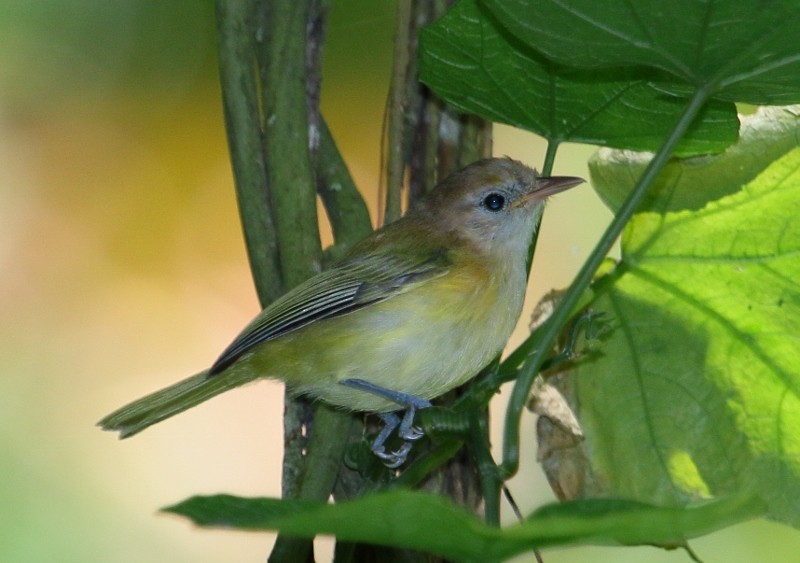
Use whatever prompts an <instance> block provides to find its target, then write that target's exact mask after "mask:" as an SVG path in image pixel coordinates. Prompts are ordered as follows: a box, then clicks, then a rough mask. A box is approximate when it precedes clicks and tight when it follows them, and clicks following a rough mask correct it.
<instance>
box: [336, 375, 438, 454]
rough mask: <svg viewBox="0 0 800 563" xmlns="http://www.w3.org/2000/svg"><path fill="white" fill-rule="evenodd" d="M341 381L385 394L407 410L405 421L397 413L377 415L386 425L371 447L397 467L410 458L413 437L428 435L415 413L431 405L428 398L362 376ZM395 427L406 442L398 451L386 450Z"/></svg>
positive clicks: (374, 392)
mask: <svg viewBox="0 0 800 563" xmlns="http://www.w3.org/2000/svg"><path fill="white" fill-rule="evenodd" d="M339 383H341V384H342V385H345V386H347V387H351V388H353V389H358V390H360V391H365V392H367V393H372V394H373V395H377V396H378V397H383V398H384V399H388V400H390V401H392V402H393V403H397V404H398V405H400V406H403V407H405V409H406V412H405V414H404V415H403V419H402V420H400V418H399V417H398V416H397V415H396V414H394V413H379V414H378V418H380V419H381V422H383V428H382V429H381V431H380V432H379V433H378V436H377V437H376V438H375V441H373V442H372V446H371V447H370V449H371V450H372V452H373V453H374V454H375V455H376V456H378V457H379V458H381V459H382V460H383V461H384V463H385V464H386V466H387V467H390V468H396V467H400V466H401V465H403V463H405V461H406V458H407V457H408V453H409V452H410V451H411V442H412V441H414V440H419V439H420V438H422V437H423V436H424V435H425V433H424V432H423V431H422V429H421V428H418V427H416V426H414V415H415V414H416V412H417V409H424V408H427V407H430V406H431V402H430V401H428V400H427V399H422V398H420V397H417V396H415V395H411V394H409V393H402V392H400V391H393V390H392V389H387V388H385V387H381V386H380V385H375V384H374V383H370V382H369V381H364V380H363V379H356V378H350V379H343V380H342V381H340V382H339ZM398 427H399V428H398ZM396 428H397V429H398V431H397V435H398V436H399V437H400V438H401V439H403V440H404V443H403V445H402V446H400V449H399V450H397V451H396V452H391V453H386V451H385V448H384V444H385V443H386V440H388V439H389V436H391V435H392V432H394V430H395V429H396Z"/></svg>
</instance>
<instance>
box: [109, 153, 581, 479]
mask: <svg viewBox="0 0 800 563" xmlns="http://www.w3.org/2000/svg"><path fill="white" fill-rule="evenodd" d="M582 181H583V180H582V179H580V178H574V177H549V178H545V177H540V176H538V175H537V173H536V171H534V170H532V169H531V168H528V167H527V166H525V165H523V164H522V163H520V162H516V161H514V160H511V159H508V158H500V159H486V160H481V161H478V162H476V163H474V164H472V165H470V166H468V167H466V168H464V169H463V170H461V171H459V172H456V173H455V174H453V175H451V176H449V177H448V178H447V179H445V180H444V181H443V182H441V183H440V184H439V185H438V186H437V187H436V188H435V189H434V190H433V191H432V192H431V193H430V194H428V195H427V196H426V197H425V198H423V199H421V200H420V201H418V202H417V204H416V205H415V206H414V207H413V208H412V209H411V210H410V211H409V212H408V213H407V214H406V215H405V216H404V217H402V218H401V219H399V220H397V221H395V222H394V223H391V224H389V225H386V226H385V227H383V228H381V229H379V230H377V231H375V232H373V233H372V234H371V235H369V236H368V237H366V238H365V239H363V240H361V241H360V242H359V243H357V244H356V245H355V246H354V247H353V248H352V250H351V251H350V252H349V254H348V255H347V256H346V257H345V258H344V259H342V260H341V261H340V262H338V263H337V264H335V265H334V266H333V267H332V268H330V269H329V270H326V271H324V272H322V273H320V274H318V275H316V276H314V277H313V278H311V279H309V280H308V281H306V282H304V283H302V284H301V285H299V286H297V287H296V288H294V289H293V290H291V291H289V292H288V293H287V294H285V295H284V296H282V297H281V298H279V299H277V300H276V301H275V302H274V303H272V304H271V305H269V306H268V307H267V308H266V309H264V310H263V311H262V312H261V313H260V314H259V315H258V316H257V317H256V318H255V319H254V320H253V321H252V322H251V323H250V324H249V325H248V326H247V327H246V328H245V329H244V330H243V331H242V333H241V334H240V335H239V336H238V337H237V338H236V339H235V340H234V341H233V343H231V345H230V346H228V348H227V349H226V350H225V351H224V352H223V353H222V355H221V356H220V357H219V358H218V359H217V361H216V362H215V363H214V365H212V366H211V368H210V369H208V370H207V371H203V372H201V373H199V374H197V375H194V376H192V377H189V378H188V379H185V380H183V381H180V382H178V383H176V384H174V385H172V386H170V387H167V388H165V389H162V390H161V391H156V392H155V393H152V394H151V395H147V396H146V397H143V398H141V399H139V400H137V401H134V402H133V403H131V404H129V405H127V406H124V407H122V408H120V409H119V410H117V411H115V412H113V413H112V414H110V415H108V416H107V417H105V418H104V419H103V420H101V421H100V422H99V425H100V426H101V427H102V428H103V429H105V430H115V431H119V433H120V437H121V438H125V437H127V436H131V435H133V434H136V433H137V432H140V431H141V430H143V429H145V428H147V427H148V426H150V425H152V424H155V423H156V422H159V421H161V420H164V419H165V418H168V417H170V416H172V415H175V414H178V413H179V412H182V411H184V410H186V409H188V408H191V407H193V406H195V405H197V404H199V403H201V402H203V401H205V400H206V399H210V398H211V397H213V396H215V395H217V394H219V393H222V392H223V391H227V390H228V389H232V388H234V387H238V386H240V385H243V384H245V383H248V382H250V381H254V380H256V379H260V378H272V379H280V380H282V381H284V382H285V383H286V386H287V388H288V389H289V391H290V392H291V393H293V394H296V395H305V396H308V397H310V398H313V399H321V400H323V401H325V402H327V403H329V404H331V405H334V406H337V407H341V408H343V409H347V410H351V411H365V412H373V413H377V414H378V415H379V416H380V417H381V418H382V420H383V421H384V428H383V429H382V431H381V432H380V433H379V435H378V437H377V438H376V440H375V441H374V443H373V445H372V451H373V452H374V453H375V454H376V455H377V456H378V457H380V458H381V459H383V460H384V462H385V463H386V464H387V465H388V466H390V467H398V466H400V465H401V464H402V463H403V462H404V461H405V458H406V456H407V454H408V452H409V450H410V448H411V443H410V441H412V440H415V439H417V438H419V437H421V436H422V433H421V431H420V430H419V429H417V428H415V427H414V426H413V419H414V413H415V411H416V410H417V409H420V408H425V407H428V406H430V404H431V403H430V400H431V399H433V398H435V397H438V396H439V395H442V394H444V393H446V392H447V391H449V390H451V389H453V388H454V387H457V386H458V385H461V384H462V383H464V382H466V381H468V380H469V379H470V378H472V377H473V376H475V375H476V374H477V373H478V372H479V371H480V370H481V368H483V367H484V366H486V365H487V364H488V363H489V362H490V361H491V360H492V359H493V358H495V357H496V356H497V355H498V354H499V353H500V352H501V351H502V349H503V346H504V345H505V343H506V341H507V340H508V338H509V336H510V335H511V332H512V330H513V329H514V326H515V325H516V323H517V320H518V318H519V315H520V312H521V310H522V303H523V300H524V298H525V289H526V286H527V272H526V258H527V254H528V248H529V245H530V241H531V238H532V236H533V232H534V230H535V229H536V225H537V224H538V220H539V217H540V216H541V214H542V210H543V208H544V202H545V199H546V198H547V197H548V196H550V195H553V194H556V193H558V192H561V191H564V190H566V189H568V188H570V187H572V186H575V185H577V184H579V183H581V182H582ZM403 409H404V410H405V411H406V412H405V415H404V417H403V418H402V420H401V419H400V417H399V416H398V415H397V414H395V411H399V410H403ZM398 426H399V430H398V434H399V436H400V437H401V438H403V439H404V440H405V443H404V445H403V446H402V447H401V448H400V449H399V450H398V451H396V452H388V453H387V452H386V451H385V448H384V442H385V441H386V439H387V438H388V437H389V436H390V435H391V433H392V432H394V430H395V429H397V428H398Z"/></svg>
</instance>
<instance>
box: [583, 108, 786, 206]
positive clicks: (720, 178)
mask: <svg viewBox="0 0 800 563" xmlns="http://www.w3.org/2000/svg"><path fill="white" fill-rule="evenodd" d="M741 121H742V127H741V133H740V136H739V141H738V142H737V143H736V144H734V145H732V146H731V147H729V148H728V149H727V150H726V151H725V152H724V153H721V154H718V155H713V156H702V157H694V158H686V159H673V160H672V161H670V162H669V163H668V164H667V165H666V166H665V167H664V169H663V170H662V172H661V174H659V176H658V178H657V179H656V181H655V182H654V183H653V185H652V186H651V187H650V189H649V190H648V193H647V195H646V196H645V199H644V201H643V202H642V204H641V206H640V207H639V210H640V211H641V210H651V211H659V212H662V213H665V212H667V211H680V210H682V209H700V208H701V207H703V206H704V205H705V204H706V203H708V202H709V201H713V200H715V199H718V198H720V197H723V196H726V195H730V194H732V193H734V192H736V191H738V190H739V189H740V188H741V186H742V185H743V184H746V183H747V182H749V181H751V180H753V179H754V178H755V177H756V176H757V175H758V174H760V173H761V172H762V171H763V170H764V169H765V168H766V167H767V166H768V165H769V164H770V163H772V162H773V161H775V160H777V159H778V158H780V157H781V156H783V155H784V154H786V153H787V152H788V151H790V150H792V149H793V148H795V147H797V146H798V144H800V143H799V142H798V139H800V106H786V107H762V108H759V110H758V111H757V112H756V113H755V114H753V115H749V116H745V117H742V119H741ZM652 156H653V155H652V154H651V153H634V152H630V151H614V150H609V149H601V150H600V151H598V152H597V153H595V155H594V156H593V157H592V158H591V159H590V161H589V171H590V172H591V176H592V186H593V187H594V189H595V190H596V191H597V193H598V194H599V195H600V197H601V198H602V199H603V201H604V202H605V203H606V205H608V206H609V207H610V208H611V210H612V211H616V210H617V209H618V208H619V206H620V205H622V203H623V201H624V200H625V198H626V197H628V194H629V193H630V191H631V190H632V189H633V186H634V185H635V184H636V181H637V180H638V179H639V177H640V176H641V175H642V173H643V172H644V169H645V168H646V167H647V165H648V164H649V162H650V159H651V158H652Z"/></svg>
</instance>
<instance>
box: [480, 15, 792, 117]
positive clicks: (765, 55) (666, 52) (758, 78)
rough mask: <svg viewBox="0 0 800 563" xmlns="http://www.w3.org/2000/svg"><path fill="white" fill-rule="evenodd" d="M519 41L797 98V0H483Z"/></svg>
mask: <svg viewBox="0 0 800 563" xmlns="http://www.w3.org/2000/svg"><path fill="white" fill-rule="evenodd" d="M482 1H483V5H484V6H486V7H487V8H488V9H489V11H491V13H492V14H493V15H494V16H495V17H496V18H497V19H498V20H499V21H500V23H501V24H502V25H503V26H504V27H505V28H506V29H507V30H508V31H509V32H511V33H512V34H513V35H514V36H515V37H516V38H517V39H518V40H519V41H521V42H522V43H524V44H525V45H529V46H531V47H533V48H535V49H537V50H539V51H540V52H542V53H543V54H544V55H545V56H547V57H548V58H550V59H552V60H554V61H557V62H558V63H560V64H564V65H568V66H574V67H580V68H608V67H646V68H650V69H656V70H660V71H663V72H664V73H666V75H667V76H666V77H665V79H666V80H665V82H664V85H665V87H667V88H670V87H671V86H672V84H670V82H669V81H672V82H673V83H676V84H684V85H686V86H690V87H696V86H700V85H703V84H710V85H712V86H713V90H714V92H715V95H716V96H717V97H719V98H720V99H725V100H728V101H735V102H747V103H752V104H759V105H768V104H773V105H785V104H793V103H798V102H800V42H797V41H793V40H791V39H790V38H793V37H795V36H796V35H797V30H798V29H800V3H799V2H798V1H797V0H772V1H763V0H671V1H670V2H664V1H663V0H637V1H636V2H631V1H629V0H604V1H603V2H598V1H597V0H482Z"/></svg>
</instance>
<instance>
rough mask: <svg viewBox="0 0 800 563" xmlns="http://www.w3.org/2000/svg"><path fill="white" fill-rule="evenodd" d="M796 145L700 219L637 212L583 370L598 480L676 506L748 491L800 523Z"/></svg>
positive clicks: (580, 387)
mask: <svg viewBox="0 0 800 563" xmlns="http://www.w3.org/2000/svg"><path fill="white" fill-rule="evenodd" d="M798 217H800V149H795V150H793V151H791V152H789V153H787V154H786V155H785V156H784V157H783V158H781V159H780V160H778V161H776V162H775V163H774V164H772V165H771V166H770V167H769V168H767V169H766V170H765V171H764V172H763V173H762V174H761V175H760V176H758V177H757V178H756V179H755V180H754V181H753V182H751V183H750V184H748V185H746V186H744V187H743V188H742V189H741V190H740V191H739V192H737V193H736V194H733V195H730V196H727V197H723V198H721V199H719V200H716V201H714V202H711V203H709V204H708V205H707V206H706V207H704V208H703V209H701V210H699V211H694V212H690V211H680V212H674V213H667V214H660V213H655V212H645V213H640V214H638V215H636V216H635V217H634V219H633V221H632V222H631V223H630V224H629V226H628V228H627V230H626V232H625V235H624V238H623V246H622V251H623V258H622V260H621V262H620V264H619V265H618V266H617V268H616V269H615V270H614V271H613V272H611V273H610V274H608V275H607V276H606V277H604V278H601V279H600V280H598V282H597V283H596V289H597V290H598V292H599V293H600V294H601V295H602V297H600V298H599V299H598V300H597V301H596V302H595V303H594V304H593V307H595V308H597V309H601V310H605V311H607V312H608V313H609V314H610V316H611V317H612V318H613V324H615V325H616V328H615V330H614V331H613V333H612V334H611V336H610V337H609V338H608V340H607V341H605V342H604V344H603V346H602V355H601V357H599V358H597V359H594V360H592V361H587V362H586V363H585V364H583V365H581V366H579V367H578V369H577V373H576V378H575V380H574V381H575V392H576V393H577V397H576V398H575V401H576V404H578V405H580V407H579V408H580V412H579V418H580V420H581V423H582V425H583V429H584V434H585V441H584V443H583V445H584V448H585V452H586V453H587V456H588V460H589V462H590V464H591V465H592V467H593V470H594V476H595V479H596V481H597V482H599V483H601V484H602V485H603V486H602V487H601V488H604V489H606V490H607V491H610V492H611V494H614V495H621V496H624V497H629V498H634V499H643V500H644V499H646V500H647V501H648V502H657V503H664V504H672V503H682V502H686V501H688V500H689V499H694V498H698V497H700V498H703V497H706V496H713V495H719V494H730V493H731V492H733V491H741V490H752V491H757V492H758V494H759V495H760V496H761V497H762V498H764V499H766V500H767V501H768V503H769V507H770V508H769V514H770V516H771V517H773V518H775V519H778V520H780V521H783V522H788V523H791V524H793V525H795V526H798V525H800V221H798Z"/></svg>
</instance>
